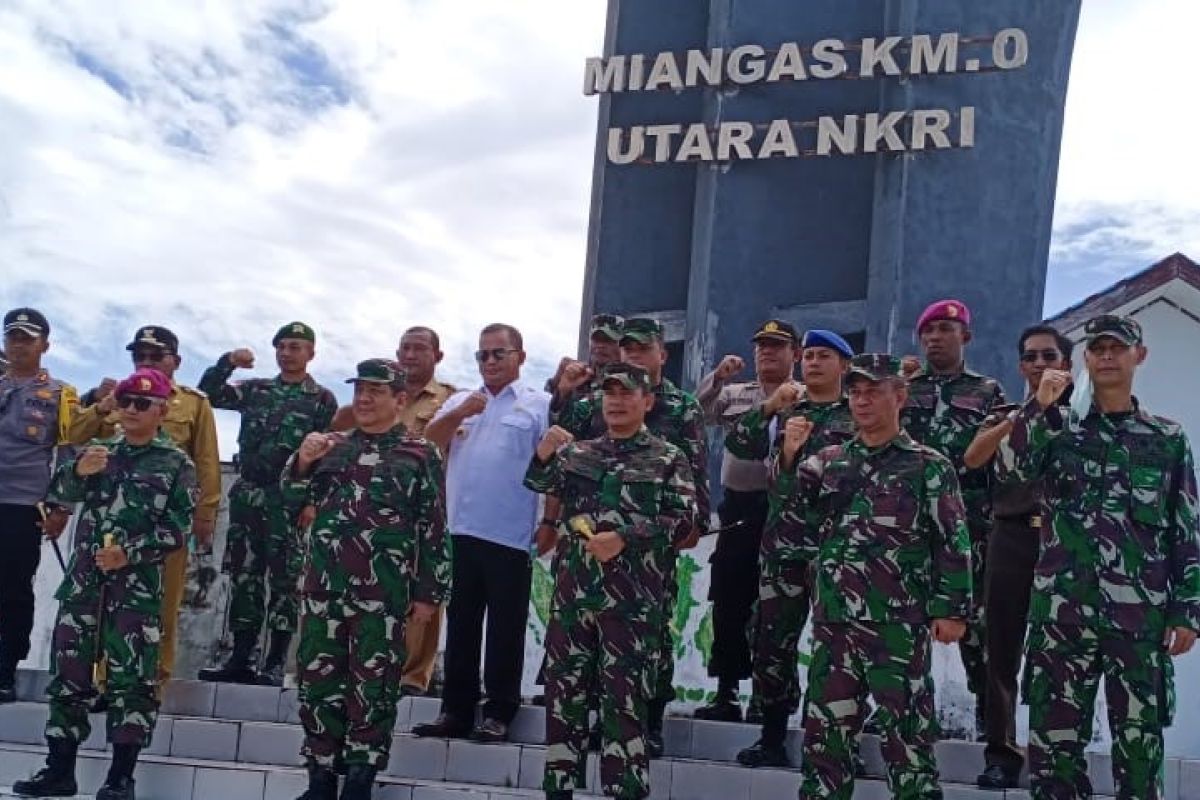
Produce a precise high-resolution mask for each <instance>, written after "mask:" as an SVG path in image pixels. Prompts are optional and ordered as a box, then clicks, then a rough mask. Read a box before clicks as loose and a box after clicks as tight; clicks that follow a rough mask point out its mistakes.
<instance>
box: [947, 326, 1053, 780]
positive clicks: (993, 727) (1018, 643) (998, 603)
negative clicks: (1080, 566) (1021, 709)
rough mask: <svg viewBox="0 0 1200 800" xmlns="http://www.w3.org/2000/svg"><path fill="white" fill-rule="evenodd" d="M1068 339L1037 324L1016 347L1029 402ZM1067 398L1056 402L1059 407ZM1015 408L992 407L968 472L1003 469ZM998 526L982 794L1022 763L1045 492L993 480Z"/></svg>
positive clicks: (988, 608)
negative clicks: (1020, 741) (1027, 652)
mask: <svg viewBox="0 0 1200 800" xmlns="http://www.w3.org/2000/svg"><path fill="white" fill-rule="evenodd" d="M1071 350H1072V344H1071V340H1070V339H1068V338H1067V337H1066V336H1063V335H1062V334H1061V333H1059V332H1058V331H1057V330H1056V329H1054V328H1052V327H1050V326H1049V325H1033V326H1031V327H1029V328H1026V329H1025V330H1024V331H1022V332H1021V335H1020V338H1019V339H1018V340H1017V353H1018V354H1019V356H1020V360H1021V363H1020V369H1021V376H1022V377H1023V378H1025V383H1026V397H1032V396H1033V394H1034V393H1035V392H1036V391H1037V387H1038V385H1039V383H1040V382H1041V380H1042V375H1043V374H1044V373H1045V371H1046V370H1048V369H1057V370H1070V368H1071ZM1065 399H1066V395H1064V396H1063V397H1061V398H1059V401H1060V402H1063V401H1064V400H1065ZM1018 408H1020V406H1016V405H997V406H992V412H991V413H990V414H988V416H987V418H986V419H985V420H984V422H983V425H981V426H980V428H979V433H977V434H976V435H975V440H974V441H972V442H971V446H970V447H968V448H967V452H966V453H965V454H964V455H963V463H964V464H965V465H966V466H967V467H968V468H970V469H976V468H980V467H987V468H993V467H998V466H999V464H997V463H996V461H995V459H994V456H995V454H996V451H997V449H998V448H999V447H1000V444H1001V442H1003V441H1004V439H1005V438H1006V437H1007V436H1008V434H1009V432H1010V431H1011V430H1012V420H1013V417H1015V416H1016V413H1017V409H1018ZM992 512H993V517H994V519H995V522H994V523H993V526H992V534H991V538H990V539H989V540H988V554H987V555H988V563H987V573H986V577H985V585H984V628H985V630H986V634H987V637H986V638H987V676H988V683H987V708H986V710H985V711H984V718H985V720H986V722H987V725H986V738H987V747H986V748H984V751H983V758H984V763H985V768H984V771H983V772H982V773H980V775H979V777H978V778H976V783H977V784H978V785H979V786H980V787H981V788H984V789H1015V788H1016V787H1017V782H1018V779H1019V777H1020V772H1021V767H1022V766H1023V765H1024V763H1025V753H1024V751H1023V750H1022V749H1021V748H1020V747H1018V746H1017V677H1018V675H1019V674H1020V671H1021V652H1022V651H1023V650H1024V648H1025V630H1026V628H1027V627H1028V626H1029V593H1030V589H1032V587H1033V569H1034V567H1035V566H1036V564H1037V560H1038V550H1039V547H1040V545H1041V528H1042V524H1043V515H1042V513H1041V499H1040V487H1039V486H1038V484H1036V483H1028V482H1025V481H1007V482H1005V481H999V480H996V481H993V482H992Z"/></svg>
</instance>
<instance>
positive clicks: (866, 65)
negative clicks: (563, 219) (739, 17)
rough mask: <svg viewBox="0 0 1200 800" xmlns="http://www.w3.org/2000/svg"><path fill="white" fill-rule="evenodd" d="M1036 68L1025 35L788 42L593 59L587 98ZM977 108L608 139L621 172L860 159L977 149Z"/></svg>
mask: <svg viewBox="0 0 1200 800" xmlns="http://www.w3.org/2000/svg"><path fill="white" fill-rule="evenodd" d="M1028 61H1029V38H1028V36H1027V35H1026V33H1025V31H1023V30H1021V29H1020V28H1007V29H1005V30H1002V31H1000V32H999V33H997V34H996V35H994V36H985V37H966V36H963V35H962V34H960V33H943V34H940V35H938V36H937V37H936V38H935V37H934V36H933V35H930V34H918V35H915V36H909V37H903V36H886V37H882V38H873V37H868V38H865V39H862V40H861V41H857V42H846V41H843V40H841V39H822V40H820V41H818V42H816V43H814V44H812V45H808V46H806V45H803V44H802V43H800V42H784V43H783V44H781V45H780V46H779V47H778V48H777V49H775V50H771V51H768V50H767V49H766V48H765V47H763V46H762V45H758V44H746V45H739V46H738V47H734V48H732V49H728V50H727V49H726V48H722V47H716V48H713V49H711V50H688V51H687V52H686V54H684V55H682V56H680V55H677V54H676V53H674V52H669V51H668V52H663V53H658V54H657V55H655V56H646V55H641V54H635V55H630V56H612V57H610V58H589V59H588V60H587V65H586V68H585V74H584V82H583V92H584V94H586V95H597V94H611V93H622V92H654V91H663V90H670V91H683V90H685V89H695V88H699V87H709V88H714V89H722V88H728V89H736V88H738V87H742V86H752V85H754V84H771V83H779V82H781V81H829V80H870V79H875V78H901V79H907V78H911V77H918V76H932V75H950V74H959V73H965V74H976V73H981V72H982V73H986V72H993V71H1004V72H1007V71H1011V70H1017V69H1021V68H1022V67H1024V66H1025V65H1026V64H1027V63H1028ZM975 126H976V108H975V106H969V105H964V106H959V107H957V108H929V109H912V110H904V111H892V112H887V113H881V112H877V111H865V112H864V113H862V114H844V115H841V116H820V117H817V118H816V119H810V120H791V119H775V120H772V121H771V122H769V123H765V124H764V123H752V122H746V121H721V122H720V123H718V124H717V125H716V126H715V128H712V127H710V126H708V125H706V124H705V123H703V122H696V123H692V124H689V125H683V124H669V125H634V126H632V127H628V128H624V127H611V128H609V129H608V131H607V155H608V160H609V161H610V162H611V163H613V164H632V163H635V162H654V163H659V164H661V163H666V162H668V161H674V162H680V163H683V162H689V161H733V160H744V159H765V158H780V157H782V158H800V157H803V156H831V155H857V154H860V153H861V154H871V153H880V152H905V151H909V150H926V149H934V150H946V149H950V148H955V147H974V146H975Z"/></svg>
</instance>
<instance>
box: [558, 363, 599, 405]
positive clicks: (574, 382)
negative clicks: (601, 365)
mask: <svg viewBox="0 0 1200 800" xmlns="http://www.w3.org/2000/svg"><path fill="white" fill-rule="evenodd" d="M591 377H592V368H591V367H589V366H588V365H587V364H584V363H583V362H582V361H571V362H569V363H568V364H567V365H566V366H565V367H563V371H562V375H561V376H560V377H559V379H558V384H557V389H558V396H559V397H566V396H567V395H569V394H570V393H571V392H573V391H575V390H576V389H578V388H579V387H580V386H583V385H584V384H585V383H587V382H588V381H589V380H591Z"/></svg>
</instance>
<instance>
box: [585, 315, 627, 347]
mask: <svg viewBox="0 0 1200 800" xmlns="http://www.w3.org/2000/svg"><path fill="white" fill-rule="evenodd" d="M624 328H625V318H624V317H618V316H617V315H616V314H597V315H596V316H594V317H592V331H591V335H592V336H603V337H604V338H605V339H611V340H612V341H614V342H619V341H621V331H622V330H624Z"/></svg>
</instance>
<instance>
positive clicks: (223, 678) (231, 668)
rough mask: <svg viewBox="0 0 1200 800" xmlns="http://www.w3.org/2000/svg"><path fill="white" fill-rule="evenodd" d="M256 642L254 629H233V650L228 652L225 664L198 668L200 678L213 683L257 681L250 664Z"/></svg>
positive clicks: (256, 637) (256, 636) (256, 634)
mask: <svg viewBox="0 0 1200 800" xmlns="http://www.w3.org/2000/svg"><path fill="white" fill-rule="evenodd" d="M257 644H258V633H257V632H256V631H234V632H233V652H231V653H230V654H229V658H228V659H227V660H226V661H225V664H224V665H223V666H220V667H214V668H211V669H202V670H200V676H199V677H200V680H202V681H212V682H214V683H258V675H257V674H256V673H255V672H254V667H252V666H251V661H252V660H253V658H254V648H255V646H256V645H257Z"/></svg>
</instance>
